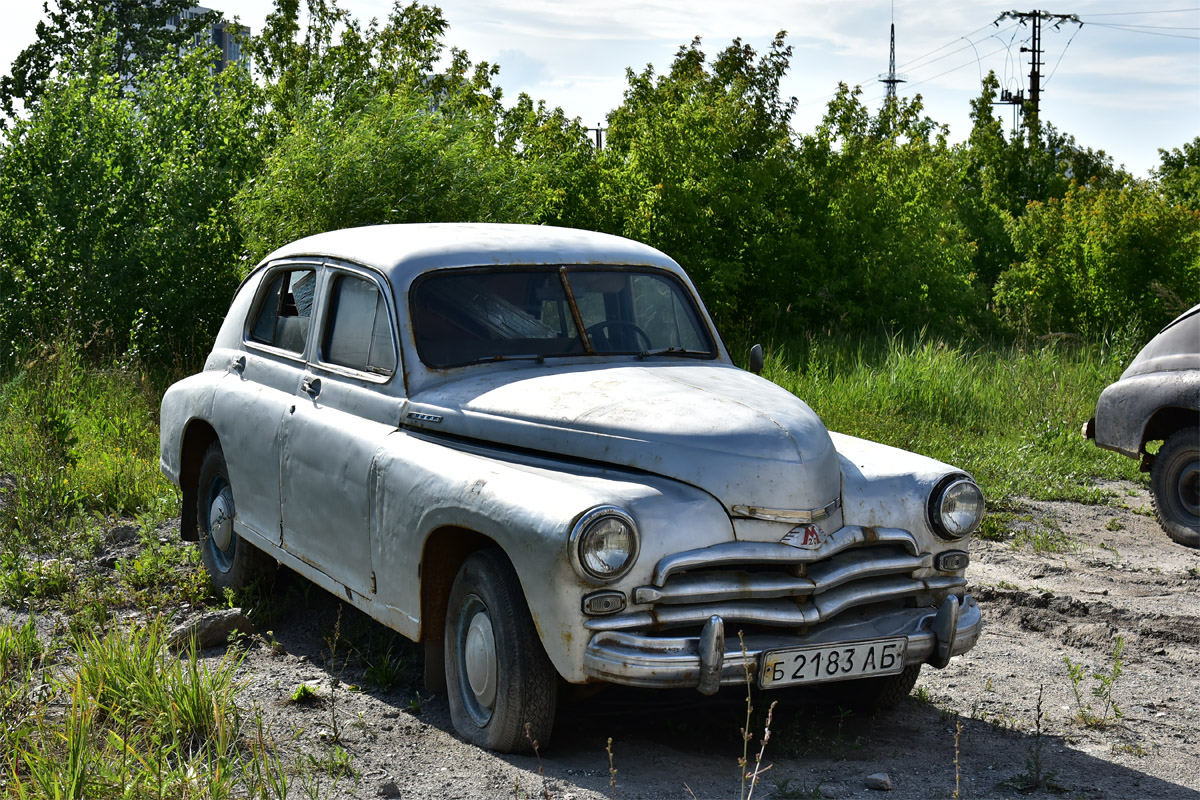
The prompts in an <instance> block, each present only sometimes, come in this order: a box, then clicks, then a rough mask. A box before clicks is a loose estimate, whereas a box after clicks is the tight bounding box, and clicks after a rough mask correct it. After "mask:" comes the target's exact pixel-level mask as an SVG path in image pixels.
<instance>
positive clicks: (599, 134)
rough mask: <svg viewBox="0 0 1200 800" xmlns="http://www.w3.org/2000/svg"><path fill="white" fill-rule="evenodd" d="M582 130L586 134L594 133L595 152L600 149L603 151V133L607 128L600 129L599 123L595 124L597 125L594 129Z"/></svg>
mask: <svg viewBox="0 0 1200 800" xmlns="http://www.w3.org/2000/svg"><path fill="white" fill-rule="evenodd" d="M584 130H586V131H587V132H588V133H595V134H596V149H597V150H601V149H603V148H604V132H605V131H606V130H608V128H601V127H600V123H599V122H597V123H596V127H594V128H584Z"/></svg>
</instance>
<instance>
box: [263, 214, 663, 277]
mask: <svg viewBox="0 0 1200 800" xmlns="http://www.w3.org/2000/svg"><path fill="white" fill-rule="evenodd" d="M304 257H323V258H336V259H341V260H345V261H352V262H355V263H358V264H362V265H364V266H369V267H374V268H375V269H378V270H380V271H381V272H384V273H385V274H387V275H388V276H389V277H390V279H391V280H392V282H393V285H394V286H396V287H397V288H399V287H401V286H406V285H407V284H409V283H411V281H412V279H413V278H415V277H416V276H417V275H420V274H421V273H423V272H426V271H428V270H430V269H443V268H452V267H478V266H488V265H493V264H503V265H508V264H626V265H648V266H655V267H661V268H664V269H669V270H672V271H675V272H679V271H680V267H679V265H678V264H676V263H675V262H674V261H673V260H672V259H671V258H669V257H668V256H666V255H665V254H663V253H661V252H660V251H658V250H655V249H654V248H653V247H649V246H647V245H644V244H641V243H639V242H634V241H631V240H629V239H624V238H621V237H619V236H610V235H609V234H606V233H595V232H593V231H584V230H577V229H574V228H556V227H552V226H549V225H506V224H495V223H421V224H406V225H371V226H367V227H363V228H346V229H343V230H336V231H330V232H328V233H319V234H317V235H315V236H308V237H306V238H304V239H298V240H297V241H294V242H292V243H291V244H287V245H284V246H283V247H281V248H279V249H278V250H276V251H275V252H273V253H271V254H270V255H269V256H267V257H266V258H265V259H263V263H264V264H265V263H268V262H271V261H277V260H279V259H290V258H304Z"/></svg>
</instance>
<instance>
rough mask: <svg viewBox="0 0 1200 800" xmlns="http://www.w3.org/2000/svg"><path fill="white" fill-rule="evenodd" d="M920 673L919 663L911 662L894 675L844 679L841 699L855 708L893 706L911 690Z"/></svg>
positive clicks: (869, 709) (869, 708) (870, 709)
mask: <svg viewBox="0 0 1200 800" xmlns="http://www.w3.org/2000/svg"><path fill="white" fill-rule="evenodd" d="M920 675H921V665H920V664H911V665H909V666H907V667H905V668H904V671H903V672H900V673H897V674H895V675H880V676H878V677H875V678H859V679H858V680H853V681H845V682H844V683H843V684H841V686H840V687H839V689H840V690H841V696H842V698H843V701H844V702H845V703H846V704H847V705H849V706H851V707H853V708H857V709H861V710H864V711H874V710H876V709H889V708H895V707H896V706H898V705H900V702H901V701H902V700H904V698H906V697H908V695H909V694H910V693H911V692H912V690H913V687H914V686H916V685H917V678H918V677H920Z"/></svg>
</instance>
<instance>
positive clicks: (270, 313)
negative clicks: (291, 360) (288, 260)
mask: <svg viewBox="0 0 1200 800" xmlns="http://www.w3.org/2000/svg"><path fill="white" fill-rule="evenodd" d="M316 287H317V273H316V272H315V271H314V270H313V269H311V268H307V269H290V270H280V271H279V272H276V273H274V274H273V275H271V276H268V280H267V283H266V288H265V290H263V292H262V294H261V295H260V296H259V299H258V303H257V304H256V305H255V311H254V315H253V318H252V322H251V324H250V334H249V335H250V340H251V341H254V342H258V343H259V344H266V345H270V346H272V347H278V348H280V349H281V350H287V351H289V352H291V353H303V352H304V347H305V345H306V344H307V343H308V331H309V325H310V323H311V321H312V309H313V296H314V294H315V292H316Z"/></svg>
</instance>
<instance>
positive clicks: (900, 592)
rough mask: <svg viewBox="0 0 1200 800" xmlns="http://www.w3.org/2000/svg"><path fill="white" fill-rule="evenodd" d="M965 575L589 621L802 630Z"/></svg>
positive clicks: (956, 583) (606, 626)
mask: <svg viewBox="0 0 1200 800" xmlns="http://www.w3.org/2000/svg"><path fill="white" fill-rule="evenodd" d="M966 585H967V581H966V578H961V577H958V576H954V575H944V576H935V577H932V578H925V579H923V580H916V579H913V578H873V579H869V580H865V581H858V582H855V583H853V584H850V585H848V586H840V587H838V588H836V589H832V590H830V591H828V592H825V593H823V594H818V595H814V596H813V597H812V600H811V602H809V603H807V604H803V605H801V604H798V603H796V602H795V601H794V600H791V599H777V600H766V601H737V600H732V601H725V602H717V603H703V604H696V605H688V606H671V605H663V606H661V607H657V608H655V609H653V610H652V611H634V612H631V613H628V614H618V615H615V616H612V617H604V618H602V619H592V620H587V621H586V622H584V627H585V628H587V629H588V630H592V631H615V630H634V629H637V628H652V627H654V626H662V625H667V626H671V625H700V624H703V623H704V622H706V621H707V620H708V618H709V617H711V616H713V615H717V616H720V617H721V618H722V619H724V620H725V621H726V622H745V623H750V624H757V625H770V626H776V627H783V628H802V627H807V626H809V625H816V624H818V623H821V622H826V621H828V620H830V619H832V618H833V617H836V616H837V615H838V614H840V613H842V612H843V611H846V610H847V609H850V608H854V607H855V606H861V605H867V604H868V603H877V602H880V601H882V600H892V599H896V598H901V597H910V596H912V595H915V594H923V593H927V592H942V591H947V590H949V589H955V588H958V587H960V586H966Z"/></svg>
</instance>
